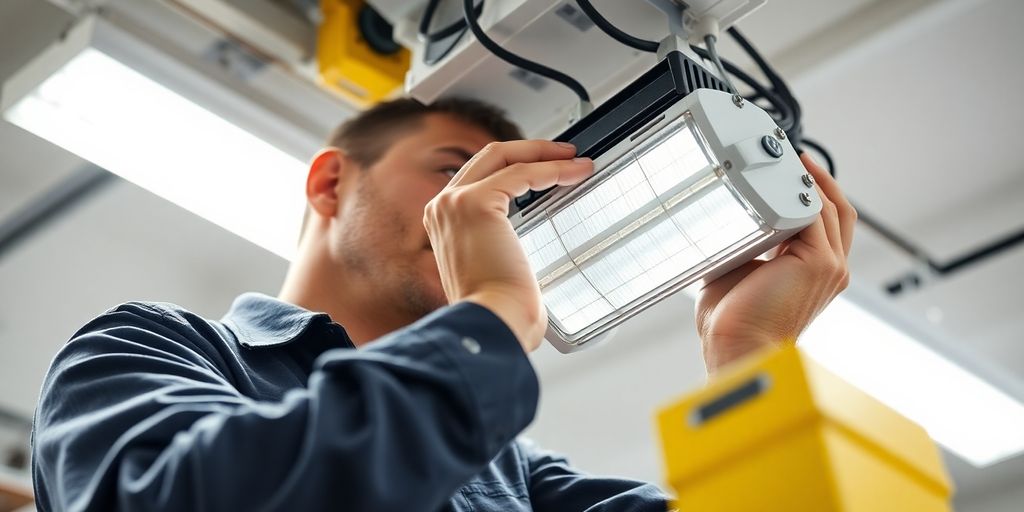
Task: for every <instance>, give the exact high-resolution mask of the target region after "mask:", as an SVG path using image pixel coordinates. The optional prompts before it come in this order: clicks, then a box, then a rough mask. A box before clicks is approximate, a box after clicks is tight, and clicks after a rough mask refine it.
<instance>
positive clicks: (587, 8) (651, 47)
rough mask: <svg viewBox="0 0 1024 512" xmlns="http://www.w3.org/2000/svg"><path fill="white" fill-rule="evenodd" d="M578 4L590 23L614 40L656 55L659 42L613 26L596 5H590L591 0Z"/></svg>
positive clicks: (584, 0)
mask: <svg viewBox="0 0 1024 512" xmlns="http://www.w3.org/2000/svg"><path fill="white" fill-rule="evenodd" d="M576 4H577V5H579V6H580V10H581V11H583V14H586V15H587V17H588V18H590V21H592V22H594V25H597V28H600V29H601V30H603V31H604V33H605V34H608V35H609V36H611V37H612V39H615V40H616V41H618V42H620V43H622V44H624V45H626V46H629V47H631V48H635V49H637V50H640V51H642V52H651V53H656V52H657V51H658V43H657V42H655V41H647V40H645V39H640V38H639V37H633V36H631V35H629V34H627V33H625V32H623V31H621V30H619V29H618V27H616V26H615V25H612V24H611V22H609V21H608V19H607V18H605V17H604V16H601V13H599V12H597V9H595V8H594V5H593V4H591V3H590V0H576Z"/></svg>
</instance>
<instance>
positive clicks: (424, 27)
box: [418, 0, 484, 43]
mask: <svg viewBox="0 0 1024 512" xmlns="http://www.w3.org/2000/svg"><path fill="white" fill-rule="evenodd" d="M440 3H441V0H430V1H429V2H427V8H426V9H425V10H424V11H423V17H422V18H420V27H419V31H418V32H419V36H420V39H421V40H423V41H426V42H428V43H436V42H438V41H443V40H445V39H447V38H449V37H451V36H453V35H455V34H458V33H459V32H461V31H463V30H465V29H466V20H465V19H463V18H459V19H457V20H455V21H453V22H451V23H449V24H448V25H447V26H445V27H444V28H442V29H440V30H437V31H434V32H431V31H430V24H431V23H432V22H433V21H434V14H435V13H436V12H437V6H438V4H440ZM483 9H484V5H483V2H481V3H479V4H477V6H476V7H474V8H473V16H475V17H477V18H479V17H480V12H481V11H483Z"/></svg>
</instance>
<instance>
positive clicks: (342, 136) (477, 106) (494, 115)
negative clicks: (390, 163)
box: [299, 97, 523, 241]
mask: <svg viewBox="0 0 1024 512" xmlns="http://www.w3.org/2000/svg"><path fill="white" fill-rule="evenodd" d="M428 114H445V115H449V116H452V117H454V118H455V119H458V120H460V121H463V122H465V123H469V124H471V125H473V126H476V127H478V128H480V129H482V130H484V131H486V132H487V133H489V134H491V136H493V137H494V140H496V141H506V140H517V139H522V138H523V134H522V132H521V131H519V127H518V126H516V125H515V124H514V123H512V121H509V120H508V118H507V117H505V112H504V111H502V110H501V109H499V108H497V107H495V106H493V105H490V104H487V103H484V102H482V101H477V100H471V99H468V98H457V97H454V98H444V99H441V100H438V101H435V102H434V103H431V104H430V105H424V104H422V103H420V102H418V101H416V100H414V99H412V98H399V99H396V100H391V101H385V102H383V103H378V104H377V105H374V106H373V107H371V108H369V109H367V110H365V111H363V112H360V113H359V114H357V115H355V116H354V117H352V118H350V119H348V120H346V121H345V122H344V123H341V125H340V126H338V127H337V128H335V129H334V131H332V132H331V135H330V136H329V137H328V138H327V145H328V146H333V147H336V148H338V149H340V150H342V151H344V152H345V154H346V155H347V156H348V157H349V158H351V159H352V160H353V161H354V162H355V163H357V164H359V165H360V166H361V167H363V168H364V169H365V168H366V167H369V166H371V165H373V164H374V163H376V162H377V160H379V159H380V157H381V156H383V155H384V153H386V152H387V150H388V148H390V147H391V144H393V143H394V142H395V139H396V138H398V137H399V136H400V135H402V134H404V133H406V132H408V131H409V130H411V129H414V128H417V127H419V126H420V124H422V122H423V118H424V117H426V116H427V115H428ZM309 215H310V208H309V206H308V205H307V206H306V213H305V214H304V215H303V216H302V227H301V229H300V231H299V241H301V240H302V237H303V236H304V235H305V233H306V224H307V223H308V222H309Z"/></svg>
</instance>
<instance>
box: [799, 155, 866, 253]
mask: <svg viewBox="0 0 1024 512" xmlns="http://www.w3.org/2000/svg"><path fill="white" fill-rule="evenodd" d="M800 160H801V161H803V163H804V167H805V168H806V169H807V172H809V173H811V176H813V177H814V181H815V182H816V183H817V185H818V186H819V193H821V194H822V198H823V199H824V198H825V197H827V198H828V200H829V201H830V202H831V203H832V204H833V205H835V208H836V216H837V219H838V225H839V234H840V239H841V240H842V253H843V255H844V256H849V255H850V247H852V246H853V230H854V227H855V226H856V224H857V210H855V209H854V208H853V205H851V204H850V201H849V200H848V199H846V196H845V195H844V194H843V192H842V190H840V189H839V184H838V183H836V180H835V178H833V177H832V176H831V175H830V174H829V173H828V171H826V170H825V169H823V168H822V167H821V166H820V165H818V164H817V163H816V162H815V161H814V160H813V159H812V158H811V156H810V155H809V154H807V153H804V154H803V155H800Z"/></svg>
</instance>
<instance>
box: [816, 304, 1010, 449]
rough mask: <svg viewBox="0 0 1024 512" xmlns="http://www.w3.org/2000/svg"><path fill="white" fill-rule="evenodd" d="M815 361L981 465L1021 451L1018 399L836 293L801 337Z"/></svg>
mask: <svg viewBox="0 0 1024 512" xmlns="http://www.w3.org/2000/svg"><path fill="white" fill-rule="evenodd" d="M800 339H801V344H800V346H801V347H802V348H803V350H804V351H805V352H806V353H807V354H808V355H809V356H811V357H812V358H814V359H815V360H816V361H818V362H819V363H821V364H822V366H824V367H826V368H828V369H829V370H830V371H832V372H833V373H835V374H836V375H838V376H840V377H842V378H843V379H845V380H847V381H848V382H850V383H852V384H854V385H856V386H857V387H859V388H860V389H862V390H864V391H865V392H867V393H869V394H871V395H872V396H874V397H875V398H877V399H878V400H880V401H881V402H883V403H885V404H886V405H888V406H889V407H892V408H893V409H895V410H897V411H899V412H900V413H902V414H903V415H905V416H907V417H908V418H910V419H911V420H913V421H915V422H916V423H918V424H919V425H921V426H922V427H924V428H925V430H927V431H928V434H929V435H930V436H931V437H932V438H933V439H935V441H936V442H938V443H939V444H941V445H942V446H944V447H946V448H947V449H949V451H951V452H953V453H955V454H957V455H958V456H960V457H963V458H964V459H965V460H967V461H968V462H970V463H971V464H973V465H975V466H978V467H983V466H987V465H990V464H994V463H996V462H999V461H1001V460H1004V459H1008V458H1010V457H1013V456H1015V455H1018V454H1020V453H1021V452H1024V404H1022V403H1021V402H1020V401H1018V400H1015V399H1014V398H1012V397H1010V396H1009V395H1007V394H1006V393H1004V392H1003V391H1001V390H999V389H997V388H995V387H994V386H992V385H991V384H989V383H987V382H985V381H984V380H982V379H980V378H978V376H976V375H974V374H973V373H971V372H969V371H967V370H966V369H964V368H963V367H961V366H959V365H957V364H955V363H953V362H952V361H950V360H949V359H947V358H945V357H943V356H941V355H939V354H937V353H936V352H934V351H933V350H932V349H930V348H928V347H926V346H925V345H923V344H922V343H920V342H919V341H917V340H915V339H913V338H912V337H910V336H908V335H907V334H906V333H904V332H902V331H900V330H899V329H896V328H895V327H893V326H892V325H890V324H889V323H887V322H885V321H884V320H882V319H881V318H879V317H877V316H875V315H872V314H871V313H869V312H867V311H865V310H864V309H863V308H861V307H860V306H858V305H856V304H854V303H853V302H851V301H849V300H847V299H845V298H843V297H838V298H837V299H836V300H835V301H833V303H832V304H831V305H830V306H829V307H828V308H826V309H825V311H824V312H822V314H821V315H820V316H819V317H818V319H817V320H815V321H814V323H813V324H812V325H811V326H810V327H809V328H808V329H807V331H806V332H805V333H804V334H803V336H801V338H800Z"/></svg>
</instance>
